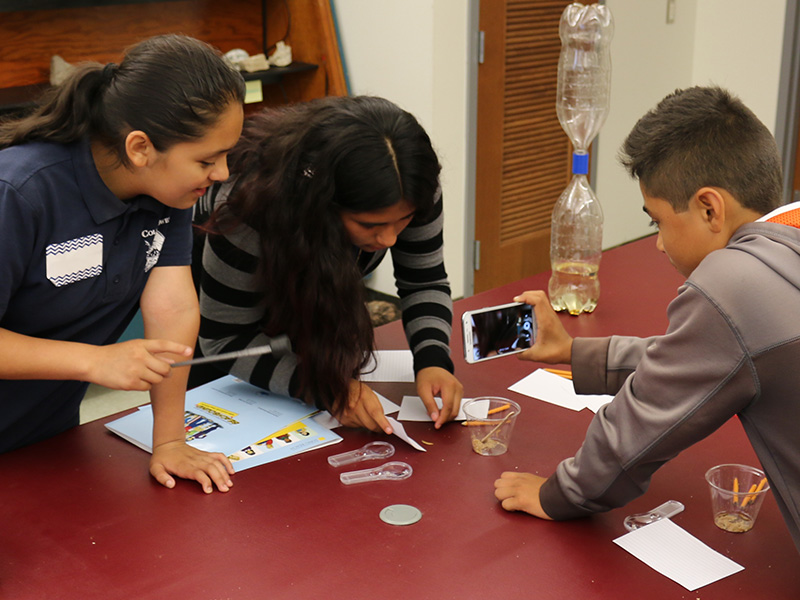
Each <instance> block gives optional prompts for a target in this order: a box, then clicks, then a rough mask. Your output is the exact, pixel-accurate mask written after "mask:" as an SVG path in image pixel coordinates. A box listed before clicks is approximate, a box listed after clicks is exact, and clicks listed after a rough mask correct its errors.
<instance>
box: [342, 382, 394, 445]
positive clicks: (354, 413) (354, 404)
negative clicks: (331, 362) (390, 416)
mask: <svg viewBox="0 0 800 600" xmlns="http://www.w3.org/2000/svg"><path fill="white" fill-rule="evenodd" d="M334 416H335V417H336V419H337V420H338V421H339V422H340V423H341V424H342V425H344V426H345V427H365V428H366V429H369V430H370V431H383V432H384V433H387V434H389V435H391V434H392V433H394V432H393V431H392V426H391V425H389V421H388V420H387V419H386V415H385V414H384V409H383V404H381V401H380V399H379V398H378V396H377V394H376V393H375V392H373V391H372V388H370V387H369V386H368V385H367V384H365V383H362V382H361V381H358V380H357V379H353V380H352V381H351V382H350V398H349V399H348V402H347V406H346V407H345V409H344V410H343V411H342V413H341V414H338V415H334Z"/></svg>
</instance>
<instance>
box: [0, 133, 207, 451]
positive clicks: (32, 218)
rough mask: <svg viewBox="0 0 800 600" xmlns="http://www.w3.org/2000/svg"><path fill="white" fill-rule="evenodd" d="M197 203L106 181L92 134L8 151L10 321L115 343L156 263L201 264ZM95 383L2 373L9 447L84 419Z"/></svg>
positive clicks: (4, 188)
mask: <svg viewBox="0 0 800 600" xmlns="http://www.w3.org/2000/svg"><path fill="white" fill-rule="evenodd" d="M191 212H192V211H191V209H189V210H177V209H171V208H169V207H167V206H164V205H163V204H161V203H160V202H158V201H157V200H155V199H154V198H152V197H150V196H137V197H135V198H133V199H132V200H129V201H126V202H123V201H121V200H119V199H118V198H117V197H116V196H114V194H113V193H111V191H110V190H109V189H108V188H107V187H106V186H105V184H104V183H103V180H102V179H101V178H100V175H99V173H98V172H97V169H96V168H95V166H94V161H93V159H92V155H91V151H90V148H89V143H88V140H83V141H81V142H77V143H75V144H70V145H60V144H51V143H44V142H35V143H29V144H24V145H21V146H12V147H11V148H6V149H5V150H2V151H0V327H2V328H5V329H8V330H10V331H13V332H16V333H20V334H24V335H29V336H33V337H39V338H47V339H53V340H68V341H74V342H84V343H88V344H95V345H105V344H110V343H114V342H116V341H117V340H118V339H119V336H120V335H121V334H122V332H123V331H124V330H125V328H126V327H127V325H128V323H129V322H130V320H131V319H132V318H133V315H134V314H135V313H136V311H137V309H138V306H139V297H140V296H141V293H142V290H143V289H144V286H145V283H147V278H148V276H149V274H150V272H151V270H152V268H153V267H154V266H156V265H157V266H178V265H188V264H190V263H191V249H192V233H191ZM87 385H88V384H87V383H84V382H77V381H11V380H5V381H3V380H0V407H2V408H1V409H0V452H5V451H7V450H11V449H13V448H17V447H19V446H23V445H26V444H30V443H32V442H35V441H38V440H41V439H45V438H47V437H50V436H52V435H55V434H56V433H59V432H61V431H63V430H65V429H67V428H69V427H72V426H74V425H77V424H78V416H79V406H80V401H81V399H82V398H83V395H84V393H85V391H86V387H87Z"/></svg>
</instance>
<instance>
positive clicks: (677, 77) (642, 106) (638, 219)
mask: <svg viewBox="0 0 800 600" xmlns="http://www.w3.org/2000/svg"><path fill="white" fill-rule="evenodd" d="M606 4H607V5H608V7H609V8H610V9H611V11H612V14H613V15H614V19H615V23H616V34H615V36H614V41H613V42H612V44H611V48H612V64H613V66H612V94H611V111H610V114H609V117H608V120H607V121H606V124H605V126H604V127H603V129H602V131H601V134H600V143H599V147H600V151H599V157H598V159H599V160H598V172H597V187H596V191H597V195H598V197H599V198H600V201H601V202H602V204H603V207H604V210H605V229H604V235H603V244H604V246H605V247H607V248H608V247H613V246H616V245H618V244H621V243H624V242H626V241H629V240H631V239H635V238H637V237H641V236H643V235H647V234H648V233H651V232H652V230H651V229H649V228H648V223H649V220H648V219H647V217H646V215H644V213H642V211H641V210H640V207H641V196H640V193H639V187H638V184H637V183H636V182H634V181H632V180H631V179H630V178H629V177H628V176H627V174H626V173H625V170H624V169H623V168H622V167H621V166H620V165H619V163H618V161H617V159H616V152H617V150H618V149H619V147H620V145H621V144H622V142H623V140H624V139H625V136H626V135H627V134H628V132H629V131H630V129H631V128H632V127H633V125H634V124H635V123H636V121H637V120H638V118H639V117H641V116H642V115H643V114H644V113H645V112H646V111H647V110H649V109H650V108H652V107H653V106H654V105H655V104H656V103H657V102H658V101H659V100H660V99H661V98H663V97H664V96H665V95H666V94H668V93H670V92H672V91H674V90H675V89H676V88H681V87H687V86H691V85H711V84H716V85H720V86H722V87H726V88H728V89H730V90H731V91H732V92H734V93H735V94H737V95H738V96H739V97H741V99H742V100H743V101H744V102H745V103H746V104H747V105H748V106H749V107H750V108H751V109H752V110H753V111H754V112H755V113H756V115H758V117H759V118H760V119H761V120H762V121H763V122H764V123H765V124H766V125H767V127H769V128H770V130H772V131H773V133H774V131H775V124H776V120H777V114H776V111H777V106H778V86H779V81H780V67H781V53H782V50H783V26H784V17H785V12H786V1H785V0H769V1H767V2H758V3H754V2H751V1H750V0H676V3H675V4H676V11H675V22H674V23H672V24H669V25H668V24H667V23H666V0H647V1H645V2H643V1H642V0H607V2H606Z"/></svg>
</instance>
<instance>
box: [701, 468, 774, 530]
mask: <svg viewBox="0 0 800 600" xmlns="http://www.w3.org/2000/svg"><path fill="white" fill-rule="evenodd" d="M706 481H707V482H708V486H709V489H710V491H711V510H712V512H713V515H714V524H715V525H716V526H717V527H719V528H720V529H723V530H725V531H730V532H731V533H744V532H746V531H750V530H751V529H752V528H753V525H755V523H756V517H757V516H758V511H759V510H761V504H762V503H763V502H764V498H765V497H766V495H767V492H768V491H769V483H768V482H767V478H766V476H765V475H764V472H763V471H762V470H760V469H756V468H755V467H748V466H746V465H735V464H727V465H717V466H716V467H712V468H710V469H709V470H708V471H707V472H706Z"/></svg>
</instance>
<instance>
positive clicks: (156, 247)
mask: <svg viewBox="0 0 800 600" xmlns="http://www.w3.org/2000/svg"><path fill="white" fill-rule="evenodd" d="M145 233H150V234H151V235H152V236H153V243H152V244H151V243H149V242H148V241H147V240H145V241H144V245H145V246H147V260H146V261H145V265H144V272H145V273H147V272H148V271H149V270H150V269H152V268H153V267H155V266H156V263H157V262H158V258H159V257H160V256H161V248H162V247H163V246H164V240H165V239H166V238H165V237H164V234H163V233H161V232H160V231H158V230H157V229H156V230H151V231H150V232H147V231H143V232H142V237H144V234H145Z"/></svg>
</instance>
